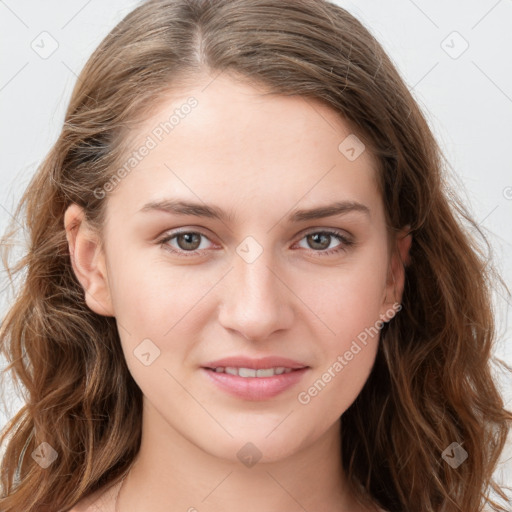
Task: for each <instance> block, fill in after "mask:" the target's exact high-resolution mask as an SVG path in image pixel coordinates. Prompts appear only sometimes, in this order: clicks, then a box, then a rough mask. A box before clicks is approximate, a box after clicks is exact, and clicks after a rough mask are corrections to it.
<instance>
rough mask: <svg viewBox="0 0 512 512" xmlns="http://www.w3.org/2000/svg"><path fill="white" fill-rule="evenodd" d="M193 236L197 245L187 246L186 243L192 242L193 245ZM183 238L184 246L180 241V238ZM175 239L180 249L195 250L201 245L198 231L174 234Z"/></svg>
mask: <svg viewBox="0 0 512 512" xmlns="http://www.w3.org/2000/svg"><path fill="white" fill-rule="evenodd" d="M193 238H195V239H196V242H197V245H196V246H195V247H190V246H187V245H186V244H192V245H194V242H193V241H191V239H193ZM183 239H184V240H185V246H183V244H181V243H180V240H183ZM176 240H177V242H178V245H179V246H180V249H183V250H192V251H194V250H196V249H197V248H198V247H199V246H200V245H201V235H200V234H199V233H181V234H179V235H177V236H176Z"/></svg>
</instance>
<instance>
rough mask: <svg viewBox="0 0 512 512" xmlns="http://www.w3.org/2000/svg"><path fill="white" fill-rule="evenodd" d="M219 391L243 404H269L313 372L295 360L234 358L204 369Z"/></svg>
mask: <svg viewBox="0 0 512 512" xmlns="http://www.w3.org/2000/svg"><path fill="white" fill-rule="evenodd" d="M200 369H201V370H202V373H203V374H204V375H205V376H206V377H207V379H208V383H213V384H214V385H215V386H216V388H217V389H219V390H221V391H223V392H225V393H227V394H229V395H231V396H235V397H237V398H241V399H243V400H268V399H270V398H272V397H275V396H277V395H279V394H280V393H283V392H284V391H285V390H288V389H291V388H292V387H294V386H296V385H297V384H298V383H299V382H300V381H301V380H302V378H303V377H304V375H305V374H306V373H307V372H308V370H310V367H309V366H306V365H304V364H302V363H299V362H297V361H293V360H291V359H285V358H278V357H270V358H269V357H267V358H262V359H248V358H245V357H231V358H225V359H220V360H218V361H212V362H209V363H207V364H206V365H204V366H202V367H201V368H200Z"/></svg>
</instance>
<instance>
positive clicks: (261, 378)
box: [0, 0, 512, 512]
mask: <svg viewBox="0 0 512 512" xmlns="http://www.w3.org/2000/svg"><path fill="white" fill-rule="evenodd" d="M442 171H443V160H442V154H441V151H440V149H439V147H438V146H437V143H436V141H435V139H434V138H433V136H432V133H431V132H430V130H429V127H428V125H427V123H426V121H425V119H424V117H423V115H422V113H421V111H420V109H419V108H418V106H417V104H416V103H415V101H414V99H413V98H412V96H411V95H410V93H409V91H408V89H407V87H406V85H405V84H404V83H403V81H402V79H401V78H400V76H399V74H398V73H397V71H396V69H395V68H394V67H393V65H392V63H391V62H390V60H389V58H388V57H387V56H386V54H385V53H384V51H383V49H382V47H381V46H380V45H379V44H378V42H377V41H376V40H375V39H374V38H373V37H372V36H371V34H370V33H369V32H368V31H367V30H366V29H365V28H364V27H363V26H362V25H361V24H360V23H359V22H358V21H357V20H356V19H355V18H354V17H353V16H351V15H350V14H349V13H347V12H346V11H345V10H343V9H341V8H340V7H338V6H336V5H334V4H331V3H328V2H324V1H312V0H301V1H291V0H290V1H281V2H275V1H269V0H257V1H254V0H250V1H249V0H220V1H216V2H207V1H200V0H196V1H192V0H188V1H185V0H183V1H177V0H175V1H171V0H164V1H153V0H150V1H149V2H146V3H144V4H143V5H141V6H140V7H138V8H136V9H135V10H134V11H133V12H131V13H130V14H129V15H128V16H126V18H125V19H124V20H122V21H121V22H120V23H119V24H118V25H117V27H115V28H114V29H113V30H112V31H111V33H110V34H109V35H108V36H107V37H106V38H105V40H104V41H103V42H102V43H101V44H100V46H99V47H98V49H97V50H96V51H95V52H94V53H93V55H92V56H91V58H90V59H89V61H88V63H87V64H86V66H85V68H84V70H83V71H82V73H81V75H80V77H79V79H78V81H77V84H76V87H75V90H74V91H73V96H72V98H71V101H70V105H69V107H68V111H67V113H66V118H65V123H64V126H63V129H62V133H61V135H60V137H59V139H58V140H57V142H56V143H55V145H54V147H53V148H52V150H51V151H50V153H49V155H48V157H47V158H46V160H45V161H44V162H43V164H42V165H41V167H40V169H39V170H38V172H37V173H36V175H35V176H34V178H33V180H32V182H31V183H30V185H29V187H28V189H27V191H26V193H25V195H24V196H23V198H22V201H21V203H20V205H19V208H18V211H17V216H19V214H20V212H21V211H22V209H23V208H25V212H26V213H25V215H26V223H27V225H28V229H29V233H30V237H31V238H30V240H31V245H30V250H29V252H28V253H27V255H26V256H25V257H24V258H23V259H22V260H21V261H20V262H19V263H18V264H17V265H15V266H14V267H13V269H12V270H13V271H14V272H16V271H18V272H19V271H20V270H22V269H26V271H27V274H26V278H25V282H24V287H23V288H22V289H21V290H20V293H19V295H18V296H17V298H16V301H15V303H14V304H13V306H12V308H11V309H10V310H9V312H8V314H7V316H6V318H5V320H4V322H3V324H2V328H1V329H2V330H1V331H0V341H1V346H2V350H3V353H4V354H5V355H6V357H7V358H8V360H9V361H11V364H10V367H11V368H12V370H13V372H14V373H13V375H14V376H15V377H16V378H17V379H19V381H21V383H22V384H23V385H24V386H25V387H26V388H27V390H28V395H27V405H26V407H24V408H23V409H22V410H21V411H20V412H19V413H18V415H17V416H16V417H15V418H14V419H13V421H12V422H11V424H10V425H9V426H8V428H7V429H6V431H5V433H4V437H3V440H4V439H5V440H7V436H8V435H9V436H10V438H9V439H8V440H7V444H6V451H5V455H4V458H3V462H2V488H3V489H2V495H1V498H0V508H1V509H2V510H5V511H6V512H12V511H14V510H16V511H19V510H24V511H36V510H37V511H52V512H53V511H67V510H72V511H74V512H77V511H83V510H88V511H93V510H94V511H96V510H102V511H103V510H104V511H107V510H108V511H118V512H125V511H131V512H139V511H143V510H152V511H157V512H158V511H163V510H169V509H170V508H171V507H172V509H173V510H188V511H190V512H191V511H195V510H197V511H201V510H212V511H213V510H215V511H218V510H223V511H228V512H229V511H231V510H235V509H236V510H238V509H239V508H240V507H241V506H243V507H244V509H246V510H248V511H251V512H252V511H253V510H277V509H279V510H318V511H350V512H356V511H357V512H359V511H389V512H395V511H397V512H398V511H408V512H412V511H418V512H419V511H432V510H435V511H446V512H451V511H464V512H468V511H471V512H472V511H475V512H476V511H477V510H481V507H482V506H483V505H488V506H489V505H490V506H494V508H495V510H505V508H503V507H500V505H499V504H498V503H495V504H494V505H493V500H492V499H491V498H488V497H487V495H488V493H489V491H490V490H494V491H495V492H497V493H498V494H500V495H501V497H505V495H504V494H503V491H501V490H500V489H499V488H498V486H497V485H496V484H495V483H494V482H493V480H492V474H493V470H494V468H495V467H496V463H497V460H498V458H499V455H500V453H501V451H502V449H503V446H504V443H505V439H506V436H507V432H508V430H509V428H510V420H511V419H512V415H511V413H510V412H509V411H507V410H505V409H504V405H503V400H502V397H501V396H500V394H499V392H498V390H497V387H496V385H495V383H494V381H493V378H492V370H491V353H492V344H493V341H494V338H495V331H494V323H493V321H494V319H493V314H492V309H491V303H490V277H491V276H493V274H492V273H491V270H490V267H488V266H487V267H486V266H485V258H484V256H483V255H482V254H481V252H480V248H479V246H478V245H477V243H476V241H475V240H474V239H473V238H472V236H470V234H469V231H468V230H466V229H465V228H464V227H463V225H462V222H461V218H460V216H461V217H462V218H465V219H466V220H468V221H469V222H470V223H471V225H472V226H473V227H475V228H476V227H477V226H476V224H475V223H474V222H473V221H472V220H471V218H470V217H469V215H468V214H467V212H466V210H465V208H464V205H463V204H461V203H460V202H457V201H456V200H455V199H453V197H452V196H451V195H449V194H450V192H449V191H448V189H447V188H446V186H445V184H444V182H443V175H442ZM450 201H454V202H453V205H450ZM459 215H460V216H459ZM5 240H6V241H8V240H9V235H7V236H6V238H5Z"/></svg>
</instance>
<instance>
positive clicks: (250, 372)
mask: <svg viewBox="0 0 512 512" xmlns="http://www.w3.org/2000/svg"><path fill="white" fill-rule="evenodd" d="M291 371H293V370H292V369H291V368H284V367H282V366H279V367H277V368H262V369H260V370H254V369H253V368H234V367H232V366H226V367H225V368H223V367H219V368H215V372H217V373H228V374H229V375H238V376H239V377H273V376H274V375H281V374H282V373H290V372H291Z"/></svg>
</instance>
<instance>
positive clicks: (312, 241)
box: [301, 230, 354, 256]
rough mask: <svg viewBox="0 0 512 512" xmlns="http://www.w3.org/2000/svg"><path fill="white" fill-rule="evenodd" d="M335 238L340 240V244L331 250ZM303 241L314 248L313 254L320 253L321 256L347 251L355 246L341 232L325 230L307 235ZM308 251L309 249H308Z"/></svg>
mask: <svg viewBox="0 0 512 512" xmlns="http://www.w3.org/2000/svg"><path fill="white" fill-rule="evenodd" d="M333 238H335V239H336V240H338V241H339V242H340V243H339V244H338V245H336V246H335V247H334V248H332V247H331V248H330V249H329V246H330V245H331V243H332V241H333ZM302 240H306V243H307V244H309V245H310V247H313V248H314V249H318V250H314V251H313V252H316V253H319V256H327V255H330V254H334V253H339V252H342V251H346V250H347V249H348V248H349V247H350V246H352V245H354V241H353V240H351V239H349V238H348V237H346V236H345V235H343V234H342V233H341V232H339V231H333V230H323V231H312V232H310V233H307V234H306V235H305V236H304V237H303V238H301V241H302ZM306 249H308V247H306Z"/></svg>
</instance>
